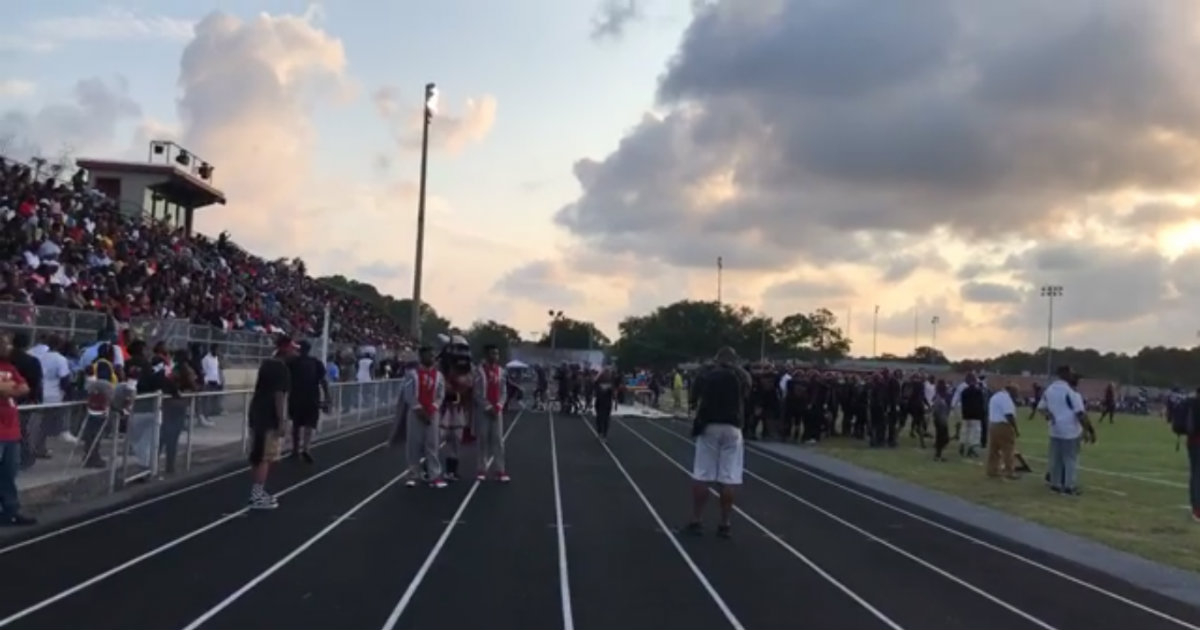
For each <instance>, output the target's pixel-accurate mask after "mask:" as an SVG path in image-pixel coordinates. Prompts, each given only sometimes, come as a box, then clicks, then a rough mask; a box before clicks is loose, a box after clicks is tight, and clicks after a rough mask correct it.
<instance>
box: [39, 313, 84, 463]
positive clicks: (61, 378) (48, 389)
mask: <svg viewBox="0 0 1200 630" xmlns="http://www.w3.org/2000/svg"><path fill="white" fill-rule="evenodd" d="M62 345H63V341H62V339H60V338H59V337H57V336H53V335H52V336H50V337H47V338H46V340H45V342H43V343H40V344H38V345H36V346H34V347H33V348H31V349H30V350H29V354H30V356H32V357H34V358H35V359H37V360H38V362H39V363H41V365H42V403H44V404H47V405H58V404H61V403H62V402H63V400H65V399H66V386H67V383H68V380H69V379H70V378H71V363H70V362H69V361H67V358H66V357H65V356H63V354H62V352H60V350H61V349H62ZM68 418H69V414H68V410H67V408H66V407H51V408H49V409H45V410H43V411H42V421H41V427H39V430H38V431H36V432H33V431H31V432H30V433H31V434H34V433H36V434H34V435H31V436H30V439H31V440H32V441H33V448H34V450H35V451H36V452H37V453H40V454H45V455H49V450H47V448H46V438H48V437H50V436H51V435H57V436H58V438H59V439H60V440H62V441H64V442H66V443H68V444H77V443H78V442H79V439H78V438H76V437H75V435H74V434H73V433H71V427H70V426H68V424H67V421H68Z"/></svg>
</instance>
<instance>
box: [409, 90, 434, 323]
mask: <svg viewBox="0 0 1200 630" xmlns="http://www.w3.org/2000/svg"><path fill="white" fill-rule="evenodd" d="M436 96H437V86H436V85H435V84H433V83H426V84H425V112H424V114H425V115H424V116H423V117H422V118H423V122H422V124H421V181H420V188H419V190H418V192H417V252H416V262H414V263H413V297H412V322H411V326H412V331H411V334H412V338H413V340H414V341H416V342H418V343H420V341H421V274H422V272H423V268H424V266H425V174H426V172H427V170H428V165H429V123H430V121H431V120H432V119H433V110H432V109H431V106H432V104H433V102H434V99H435V98H436Z"/></svg>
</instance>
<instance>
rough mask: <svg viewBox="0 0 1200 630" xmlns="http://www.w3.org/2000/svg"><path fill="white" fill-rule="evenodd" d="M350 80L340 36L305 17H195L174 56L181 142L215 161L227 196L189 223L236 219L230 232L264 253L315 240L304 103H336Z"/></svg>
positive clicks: (308, 108)
mask: <svg viewBox="0 0 1200 630" xmlns="http://www.w3.org/2000/svg"><path fill="white" fill-rule="evenodd" d="M349 84H350V80H349V77H348V76H347V74H346V54H345V49H344V47H343V45H342V42H341V41H340V40H338V39H337V38H335V37H332V36H331V35H329V34H328V33H326V32H324V31H322V30H321V29H320V28H319V27H318V26H317V25H315V24H314V23H313V22H312V18H311V16H298V15H267V14H260V15H258V16H256V17H254V18H251V19H248V20H242V19H240V18H237V17H234V16H232V15H228V14H225V13H221V12H214V13H211V14H209V15H208V16H206V17H205V18H203V19H202V20H201V21H200V22H198V23H197V24H196V28H195V38H194V39H193V40H192V41H190V42H189V43H188V44H187V46H186V47H185V48H184V51H183V55H182V57H181V60H180V71H179V90H180V96H179V98H178V101H177V104H178V109H179V116H180V120H181V122H182V139H183V144H184V146H186V147H188V148H189V149H191V150H192V151H194V152H196V153H197V154H198V155H200V156H201V157H202V158H204V159H205V160H207V161H209V162H210V163H212V164H213V165H215V166H216V177H215V179H214V181H215V183H216V184H217V185H218V186H219V187H221V188H223V189H225V190H226V192H227V193H228V194H229V198H230V199H231V204H230V205H229V206H227V207H224V208H210V209H206V210H205V211H204V212H202V213H200V214H199V215H198V217H199V219H198V224H199V225H200V226H201V227H202V228H203V227H204V226H212V227H213V228H224V227H226V226H230V225H236V226H237V227H236V229H235V230H234V231H233V233H234V236H235V237H237V238H240V239H243V240H245V241H247V242H246V243H245V244H246V245H247V246H248V247H249V248H250V249H251V250H252V251H263V252H266V253H274V252H277V251H279V252H280V253H281V254H282V253H286V250H292V249H294V248H295V247H296V246H297V245H299V246H301V247H304V246H305V245H307V244H308V243H309V242H311V241H312V239H315V238H316V235H315V234H312V233H311V231H310V230H311V228H312V223H311V221H306V220H304V219H303V218H302V217H303V215H304V214H305V213H306V212H309V213H311V212H316V211H317V210H316V209H315V208H314V206H316V205H317V204H319V203H321V200H320V198H317V199H315V200H314V198H313V197H312V196H311V195H310V193H311V192H312V189H311V186H312V184H313V183H314V182H315V180H316V177H317V175H316V174H315V173H314V171H313V163H312V158H313V149H314V145H315V140H316V130H315V129H314V128H313V126H312V117H311V114H312V109H313V108H314V107H317V106H320V105H329V104H335V103H337V102H338V100H339V99H338V98H337V96H336V95H337V94H340V93H343V91H344V90H345V89H346V86H347V85H349ZM247 208H253V211H252V212H247V211H246V210H245V209H247ZM298 215H300V216H299V217H298Z"/></svg>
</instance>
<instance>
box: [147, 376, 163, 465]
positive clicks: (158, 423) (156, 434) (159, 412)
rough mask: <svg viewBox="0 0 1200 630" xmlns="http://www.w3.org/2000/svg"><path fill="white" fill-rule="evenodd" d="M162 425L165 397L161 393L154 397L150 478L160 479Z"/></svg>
mask: <svg viewBox="0 0 1200 630" xmlns="http://www.w3.org/2000/svg"><path fill="white" fill-rule="evenodd" d="M162 424H163V395H162V392H159V393H158V395H157V396H155V397H154V428H153V429H152V430H151V431H150V433H151V439H152V441H153V444H151V445H150V449H151V450H150V452H151V453H153V455H152V456H151V457H150V478H151V479H153V478H155V477H158V471H159V470H160V469H161V467H162V466H161V461H160V460H161V459H162Z"/></svg>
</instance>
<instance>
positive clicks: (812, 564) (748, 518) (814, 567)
mask: <svg viewBox="0 0 1200 630" xmlns="http://www.w3.org/2000/svg"><path fill="white" fill-rule="evenodd" d="M617 424H619V425H621V427H622V428H624V429H625V430H626V431H628V432H630V433H632V434H633V435H634V437H636V438H637V439H639V440H641V441H642V442H644V443H645V444H646V446H649V447H650V448H651V449H653V450H654V451H655V452H656V453H658V454H659V455H661V456H662V457H663V459H665V460H667V462H668V463H670V464H671V465H672V466H674V467H676V468H678V469H679V470H680V471H682V472H683V474H685V475H687V476H688V477H691V476H692V473H691V471H689V470H688V469H687V468H684V467H683V466H681V465H680V464H679V462H677V461H675V458H673V457H671V456H670V455H667V454H666V453H665V452H663V450H662V449H660V448H658V447H657V446H655V444H654V443H653V442H651V441H650V440H647V439H646V438H645V437H643V436H642V434H641V433H638V432H637V431H634V430H633V429H631V428H630V427H629V426H628V425H627V424H625V421H624V420H617ZM709 492H711V493H712V494H714V495H717V494H718V493H717V491H716V490H713V489H712V488H709ZM733 511H735V512H737V513H738V515H739V516H741V517H742V518H743V519H745V520H746V522H747V523H750V524H751V525H753V526H754V527H756V528H758V530H759V531H761V532H762V533H763V534H765V535H766V536H767V538H770V539H771V540H773V541H775V543H776V544H778V545H779V546H780V547H783V548H784V549H786V550H787V551H788V553H790V554H792V555H793V556H795V557H796V559H797V560H799V561H801V562H803V563H804V564H805V565H807V566H808V568H809V569H812V570H813V572H814V573H816V574H817V575H819V576H821V577H822V578H824V579H825V581H826V582H829V583H830V584H832V585H833V586H834V587H835V588H837V589H838V590H839V591H841V592H842V593H844V594H846V596H847V597H849V598H850V599H852V600H854V601H855V602H856V603H857V604H858V605H859V606H862V607H863V608H864V609H866V610H867V611H868V612H870V613H871V614H872V615H874V616H875V618H876V619H878V620H880V621H882V622H883V623H884V624H886V625H887V626H888V627H889V628H891V629H892V630H904V629H903V626H901V625H900V624H898V623H896V622H895V621H892V619H891V617H888V616H887V615H885V614H883V612H882V611H880V610H879V609H878V608H876V607H874V606H872V605H871V603H870V602H868V601H867V600H865V599H863V598H862V597H861V596H860V595H859V594H858V593H855V592H854V591H853V590H852V589H851V588H850V587H848V586H846V585H845V584H843V583H842V582H841V581H840V580H838V579H837V578H835V577H833V576H832V575H830V574H829V573H828V572H826V571H825V569H822V568H821V566H820V565H818V564H817V563H815V562H813V561H812V560H811V559H809V557H808V556H806V555H804V554H802V553H800V551H799V550H798V549H796V548H795V547H793V546H791V545H790V544H788V542H787V541H786V540H784V539H782V538H780V537H779V535H777V534H776V533H775V532H773V531H771V530H770V529H768V528H767V526H766V525H763V524H762V523H760V522H759V521H758V519H756V518H754V517H753V516H750V515H749V514H747V513H746V512H745V511H744V510H742V508H740V507H738V506H737V505H734V506H733Z"/></svg>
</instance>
